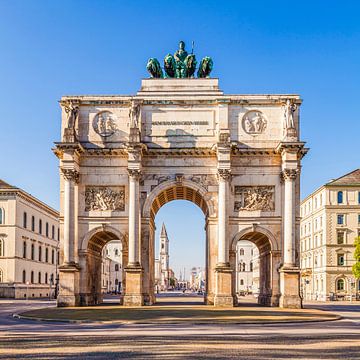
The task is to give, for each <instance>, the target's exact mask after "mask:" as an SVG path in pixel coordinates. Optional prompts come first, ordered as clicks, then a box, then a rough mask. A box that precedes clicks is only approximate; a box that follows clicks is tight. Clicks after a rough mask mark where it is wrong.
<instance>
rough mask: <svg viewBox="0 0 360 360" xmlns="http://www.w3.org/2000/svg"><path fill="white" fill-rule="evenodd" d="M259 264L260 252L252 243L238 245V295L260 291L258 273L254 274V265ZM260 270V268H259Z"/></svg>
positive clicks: (246, 242)
mask: <svg viewBox="0 0 360 360" xmlns="http://www.w3.org/2000/svg"><path fill="white" fill-rule="evenodd" d="M258 262H259V251H258V249H257V247H256V246H255V245H254V244H253V243H252V242H250V241H247V240H241V241H238V243H237V245H236V276H235V277H236V287H235V288H236V293H237V294H244V293H254V294H257V293H258V291H259V276H258V272H257V273H256V272H254V263H258ZM257 268H258V266H257Z"/></svg>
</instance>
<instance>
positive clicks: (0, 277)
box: [0, 269, 4, 283]
mask: <svg viewBox="0 0 360 360" xmlns="http://www.w3.org/2000/svg"><path fill="white" fill-rule="evenodd" d="M2 282H4V272H3V271H2V269H0V283H2Z"/></svg>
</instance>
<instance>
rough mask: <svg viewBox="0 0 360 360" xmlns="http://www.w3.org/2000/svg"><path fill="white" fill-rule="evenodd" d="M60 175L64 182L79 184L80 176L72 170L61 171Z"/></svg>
mask: <svg viewBox="0 0 360 360" xmlns="http://www.w3.org/2000/svg"><path fill="white" fill-rule="evenodd" d="M61 172H62V175H63V177H64V179H65V180H68V181H73V182H75V183H78V182H79V178H80V174H79V172H78V171H76V170H74V169H61Z"/></svg>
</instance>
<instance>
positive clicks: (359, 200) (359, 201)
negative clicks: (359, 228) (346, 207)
mask: <svg viewBox="0 0 360 360" xmlns="http://www.w3.org/2000/svg"><path fill="white" fill-rule="evenodd" d="M358 204H360V191H359V192H358Z"/></svg>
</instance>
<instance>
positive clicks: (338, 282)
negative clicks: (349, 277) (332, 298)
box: [336, 279, 345, 291]
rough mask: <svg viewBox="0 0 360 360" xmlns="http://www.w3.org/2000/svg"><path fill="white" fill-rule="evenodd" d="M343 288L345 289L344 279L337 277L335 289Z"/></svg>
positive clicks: (340, 289)
mask: <svg viewBox="0 0 360 360" xmlns="http://www.w3.org/2000/svg"><path fill="white" fill-rule="evenodd" d="M344 289H345V281H344V279H338V281H337V282H336V290H338V291H342V290H344Z"/></svg>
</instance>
